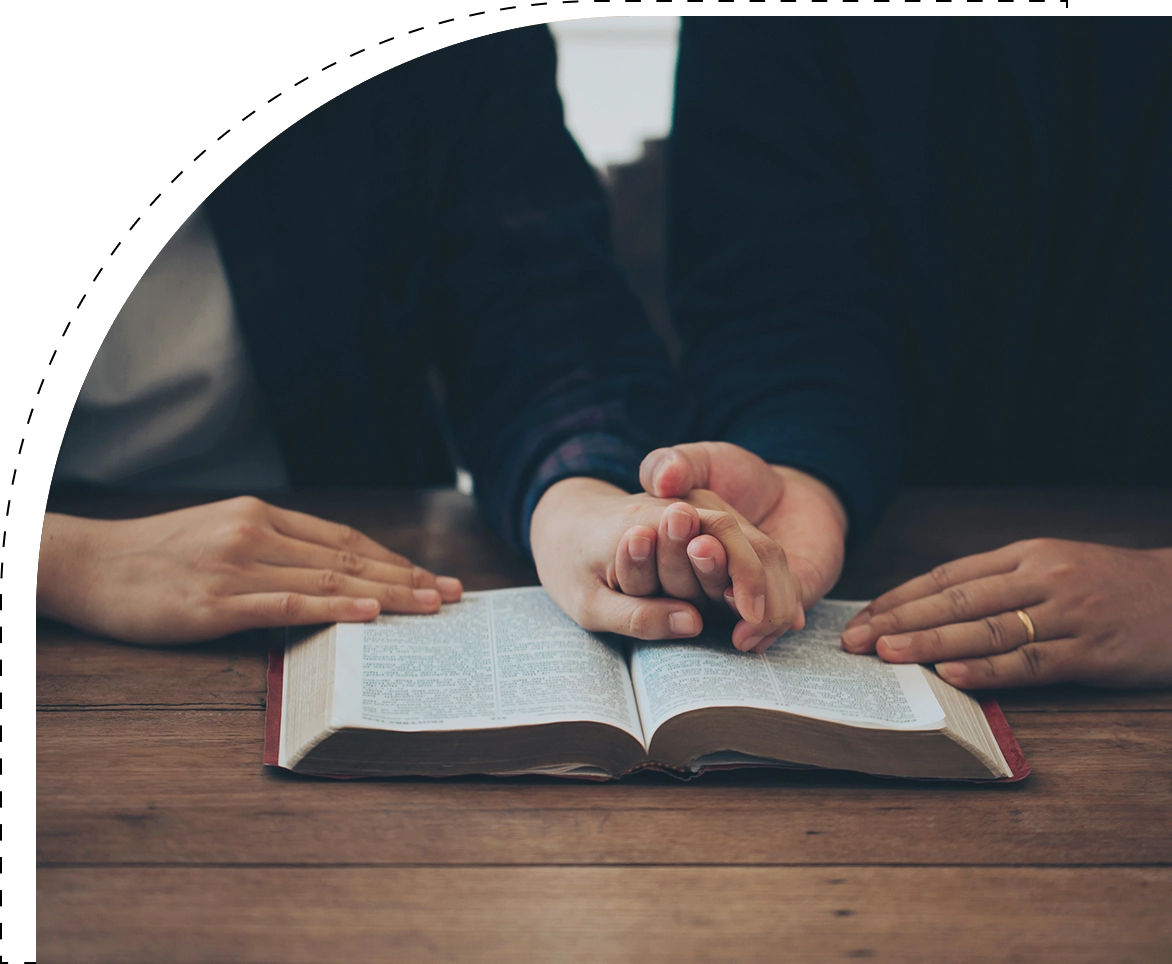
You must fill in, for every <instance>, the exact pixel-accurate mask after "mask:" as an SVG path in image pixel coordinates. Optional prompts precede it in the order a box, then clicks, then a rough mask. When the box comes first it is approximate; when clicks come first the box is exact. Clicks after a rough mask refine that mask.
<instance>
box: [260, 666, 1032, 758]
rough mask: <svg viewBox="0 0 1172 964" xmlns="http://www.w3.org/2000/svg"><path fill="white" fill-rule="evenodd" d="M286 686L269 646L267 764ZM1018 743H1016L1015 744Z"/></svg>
mask: <svg viewBox="0 0 1172 964" xmlns="http://www.w3.org/2000/svg"><path fill="white" fill-rule="evenodd" d="M284 687H285V646H284V644H283V643H282V644H281V645H280V646H270V647H269V668H268V672H267V674H266V686H265V766H270V767H275V766H280V764H279V763H278V762H277V761H278V760H280V759H281V694H282V691H283V690H284ZM1015 745H1016V744H1015Z"/></svg>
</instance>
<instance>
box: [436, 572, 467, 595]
mask: <svg viewBox="0 0 1172 964" xmlns="http://www.w3.org/2000/svg"><path fill="white" fill-rule="evenodd" d="M435 585H436V588H437V589H438V590H439V591H440V593H441V594H443V595H448V596H454V595H456V594H457V593H460V592H463V591H464V586H463V584H462V583H461V582H460V580H459V579H453V578H452V577H451V576H436V577H435Z"/></svg>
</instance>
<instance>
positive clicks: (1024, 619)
mask: <svg viewBox="0 0 1172 964" xmlns="http://www.w3.org/2000/svg"><path fill="white" fill-rule="evenodd" d="M1014 612H1015V613H1017V618H1018V619H1020V620H1021V624H1022V625H1023V626H1025V628H1026V642H1027V643H1032V642H1033V641H1034V621H1033V620H1032V619H1030V614H1029V613H1027V612H1026V611H1025V610H1024V609H1015V610H1014Z"/></svg>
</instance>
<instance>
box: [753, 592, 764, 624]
mask: <svg viewBox="0 0 1172 964" xmlns="http://www.w3.org/2000/svg"><path fill="white" fill-rule="evenodd" d="M764 618H765V597H764V596H758V597H757V598H756V599H754V600H753V622H755V623H759V622H761V620H762V619H764Z"/></svg>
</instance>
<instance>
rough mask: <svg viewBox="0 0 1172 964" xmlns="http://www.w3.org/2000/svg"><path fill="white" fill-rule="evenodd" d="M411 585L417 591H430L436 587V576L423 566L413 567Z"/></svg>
mask: <svg viewBox="0 0 1172 964" xmlns="http://www.w3.org/2000/svg"><path fill="white" fill-rule="evenodd" d="M411 585H412V586H413V587H414V588H416V589H430V588H431V587H432V586H434V585H435V576H433V575H432V574H431V573H430V572H428V571H427V570H426V569H424V568H423V567H422V566H412V567H411Z"/></svg>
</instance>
